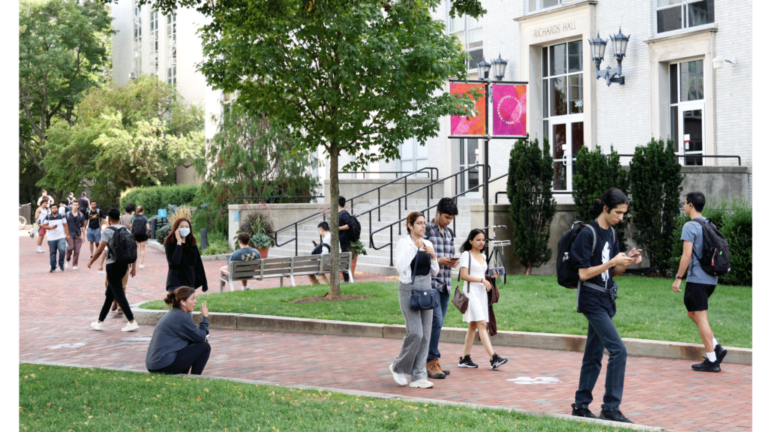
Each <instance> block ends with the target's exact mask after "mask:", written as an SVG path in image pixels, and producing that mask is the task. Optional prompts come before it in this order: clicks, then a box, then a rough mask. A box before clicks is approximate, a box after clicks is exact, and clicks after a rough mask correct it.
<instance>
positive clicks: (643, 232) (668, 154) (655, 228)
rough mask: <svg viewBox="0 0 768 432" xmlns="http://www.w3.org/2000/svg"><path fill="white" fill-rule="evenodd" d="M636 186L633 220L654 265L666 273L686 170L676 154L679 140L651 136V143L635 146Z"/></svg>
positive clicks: (632, 172)
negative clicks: (665, 140)
mask: <svg viewBox="0 0 768 432" xmlns="http://www.w3.org/2000/svg"><path fill="white" fill-rule="evenodd" d="M629 167H630V169H629V186H630V189H631V190H632V202H631V203H630V213H632V224H633V225H634V226H635V228H636V229H637V232H636V233H635V238H636V239H637V243H638V244H639V245H642V249H643V250H644V251H645V253H646V254H648V258H650V263H651V268H652V269H653V270H655V271H656V272H657V273H658V274H661V275H664V274H666V273H667V272H668V270H669V261H670V259H671V257H672V251H673V247H674V242H676V241H680V239H679V238H674V231H675V228H676V220H677V217H678V215H679V214H680V208H681V206H682V203H681V200H680V193H681V192H682V189H683V187H682V183H683V174H682V173H681V172H680V164H679V163H678V162H677V155H676V154H675V144H674V142H673V141H672V140H671V139H668V140H667V142H666V145H665V143H664V141H663V140H658V141H657V140H656V139H653V138H652V139H651V142H649V143H648V145H647V146H638V147H637V148H635V155H634V157H633V158H632V161H631V162H630V163H629Z"/></svg>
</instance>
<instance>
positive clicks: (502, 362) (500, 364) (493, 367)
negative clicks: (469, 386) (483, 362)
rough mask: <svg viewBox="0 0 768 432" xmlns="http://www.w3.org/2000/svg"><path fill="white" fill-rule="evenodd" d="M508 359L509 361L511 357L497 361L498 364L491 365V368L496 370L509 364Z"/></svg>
mask: <svg viewBox="0 0 768 432" xmlns="http://www.w3.org/2000/svg"><path fill="white" fill-rule="evenodd" d="M508 361H509V359H504V360H503V361H501V362H499V363H497V364H496V365H491V369H493V370H496V369H498V368H499V367H500V366H502V365H505V364H507V362H508Z"/></svg>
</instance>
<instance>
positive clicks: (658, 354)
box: [131, 302, 752, 365]
mask: <svg viewBox="0 0 768 432" xmlns="http://www.w3.org/2000/svg"><path fill="white" fill-rule="evenodd" d="M144 303H147V302H142V303H138V304H136V305H131V310H132V311H133V315H134V316H135V317H136V320H137V321H138V323H139V324H141V325H155V324H157V322H158V321H159V320H160V318H162V316H163V315H165V313H166V312H168V311H167V310H154V309H143V308H142V307H141V305H143V304H144ZM193 319H194V321H195V323H199V322H200V321H202V319H203V317H202V315H200V312H194V313H193ZM209 327H210V328H214V329H226V330H251V331H269V332H277V333H304V334H317V335H331V336H354V337H370V338H385V339H402V338H403V337H404V336H405V326H404V325H398V324H373V323H362V322H352V321H332V320H321V319H311V318H295V317H281V316H272V315H255V314H237V313H221V312H211V313H210V314H209ZM466 332H467V330H466V329H463V328H455V327H443V329H442V331H441V333H440V340H441V341H442V342H448V343H459V344H462V343H464V336H465V335H466ZM622 340H623V341H624V345H625V346H626V347H627V355H629V356H632V357H654V358H665V359H675V360H700V359H701V357H702V356H704V355H706V354H705V352H704V345H702V344H689V343H682V342H668V341H653V340H648V339H635V338H622ZM586 342H587V337H586V336H579V335H567V334H554V333H532V332H519V331H499V332H498V334H496V335H495V336H494V337H493V343H494V345H498V346H511V347H523V348H536V349H548V350H555V351H578V352H584V346H585V345H586ZM479 343H480V341H479V338H477V337H475V344H479ZM724 348H727V349H728V357H726V360H727V361H725V363H734V364H744V365H751V364H752V349H750V348H737V347H724Z"/></svg>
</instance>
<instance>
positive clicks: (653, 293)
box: [143, 275, 752, 348]
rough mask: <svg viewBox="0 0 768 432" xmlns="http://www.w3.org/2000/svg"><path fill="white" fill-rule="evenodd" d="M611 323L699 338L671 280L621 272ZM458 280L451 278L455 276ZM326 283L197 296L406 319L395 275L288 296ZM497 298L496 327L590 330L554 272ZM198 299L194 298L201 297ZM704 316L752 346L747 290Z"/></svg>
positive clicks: (738, 343)
mask: <svg viewBox="0 0 768 432" xmlns="http://www.w3.org/2000/svg"><path fill="white" fill-rule="evenodd" d="M617 282H618V284H619V297H618V299H617V300H616V302H617V310H618V311H617V313H616V316H615V317H614V322H615V323H616V327H617V328H618V330H619V333H620V334H621V335H622V336H623V337H628V338H638V339H651V340H664V341H674V342H688V343H701V339H700V337H699V332H698V330H697V328H696V326H695V325H694V324H693V322H692V321H691V320H690V319H689V318H688V315H687V313H686V310H685V306H684V305H683V293H682V292H680V293H675V292H673V291H672V279H661V278H646V277H640V276H621V277H619V278H618V279H617ZM453 284H454V285H453V286H456V285H455V284H456V281H455V280H454V281H453ZM327 291H328V286H327V285H318V286H308V285H307V286H300V287H296V288H293V287H287V288H271V289H263V290H251V291H235V292H226V293H222V294H218V293H217V294H207V295H201V296H200V297H199V299H205V300H206V301H207V302H208V308H209V309H210V310H211V312H234V313H251V314H261V315H276V316H288V317H298V318H314V319H329V320H341V321H358V322H369V323H379V324H403V317H402V315H401V313H400V306H399V305H398V297H397V282H362V283H355V284H349V285H342V293H343V294H357V295H370V296H372V298H369V299H363V300H353V301H345V302H337V303H306V304H297V303H292V301H293V300H295V299H299V298H303V297H310V296H320V295H323V294H325V293H326V292H327ZM499 292H500V295H501V298H500V302H499V304H496V305H494V312H495V313H496V320H497V325H498V329H499V330H515V331H526V332H537V333H564V334H574V335H586V334H587V321H586V319H585V318H584V316H583V315H582V314H580V313H578V312H576V290H568V289H565V288H562V287H560V286H559V285H557V281H556V279H555V277H554V276H522V275H516V276H511V277H508V278H507V284H506V285H500V286H499ZM164 305H165V304H164V303H163V302H162V301H155V302H151V303H147V304H146V305H144V306H143V307H145V308H148V309H163V306H164ZM198 305H199V303H198ZM709 323H710V325H711V326H712V330H713V332H714V333H715V337H717V340H718V342H719V343H720V344H722V345H727V346H734V347H744V348H751V347H752V289H751V288H749V287H737V286H718V287H717V290H715V293H714V294H713V295H712V297H711V298H710V299H709ZM445 326H446V327H464V328H466V327H467V325H466V324H465V323H463V322H462V321H461V314H460V313H459V311H458V310H457V309H456V308H455V307H454V306H453V305H449V307H448V314H447V316H446V319H445Z"/></svg>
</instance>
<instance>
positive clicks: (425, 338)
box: [392, 276, 434, 382]
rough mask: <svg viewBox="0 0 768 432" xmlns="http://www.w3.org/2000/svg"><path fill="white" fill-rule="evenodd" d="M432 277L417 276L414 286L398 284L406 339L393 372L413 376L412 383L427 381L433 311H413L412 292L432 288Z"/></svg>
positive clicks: (394, 364)
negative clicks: (421, 380)
mask: <svg viewBox="0 0 768 432" xmlns="http://www.w3.org/2000/svg"><path fill="white" fill-rule="evenodd" d="M431 280H432V278H431V277H430V276H416V281H415V283H414V284H413V285H411V284H404V283H402V282H400V283H398V286H397V291H398V294H399V299H400V312H402V313H403V318H405V332H406V333H405V337H404V338H403V346H402V348H400V354H399V355H398V356H397V358H396V359H395V361H394V362H393V363H392V370H394V371H395V372H397V373H403V374H409V375H411V382H413V381H418V380H420V379H427V352H428V351H429V338H430V330H431V328H432V311H434V309H430V310H413V309H411V290H412V289H414V288H416V289H430V288H432V282H431Z"/></svg>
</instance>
